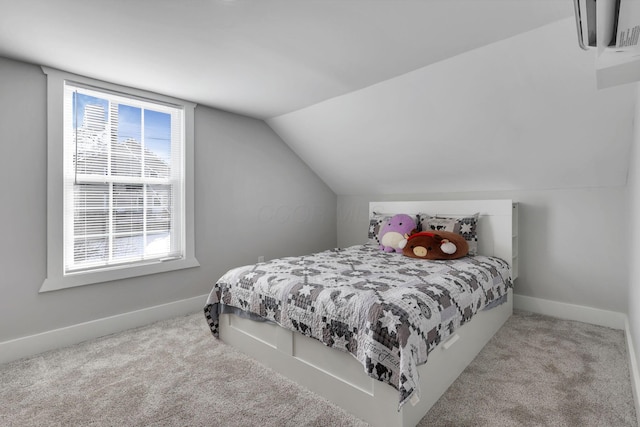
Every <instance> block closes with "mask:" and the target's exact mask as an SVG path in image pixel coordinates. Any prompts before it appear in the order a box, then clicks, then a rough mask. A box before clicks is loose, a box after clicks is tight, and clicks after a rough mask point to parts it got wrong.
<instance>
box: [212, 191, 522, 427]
mask: <svg viewBox="0 0 640 427" xmlns="http://www.w3.org/2000/svg"><path fill="white" fill-rule="evenodd" d="M395 213H404V214H410V215H412V216H414V217H416V218H417V219H418V222H419V223H422V224H421V225H423V226H424V225H426V222H424V219H425V218H444V219H447V220H449V221H454V222H456V223H457V222H459V221H463V220H467V219H469V217H470V216H471V215H472V214H475V215H473V218H475V219H474V222H473V224H474V233H473V234H472V239H471V240H470V242H471V243H472V244H473V252H474V253H475V255H473V256H468V257H463V258H461V259H457V260H449V261H426V260H419V259H414V258H409V257H404V256H403V255H402V254H397V253H386V252H383V251H380V250H379V249H378V247H377V245H376V244H375V243H376V242H375V231H376V228H375V224H376V223H378V224H379V223H380V222H381V221H382V220H383V219H384V218H385V217H388V216H390V215H393V214H395ZM369 217H370V233H369V236H368V237H369V240H370V241H369V242H368V243H366V244H363V245H356V246H350V247H347V248H336V249H332V250H328V251H324V252H321V253H317V254H311V255H307V256H302V257H287V258H282V259H278V260H271V261H268V262H263V263H258V264H256V265H250V266H242V267H238V268H234V269H232V270H230V271H228V272H227V273H225V274H224V275H223V276H222V277H221V278H220V279H219V280H218V281H217V282H216V283H215V285H214V287H213V289H212V290H211V293H210V295H209V298H208V300H207V303H206V305H205V310H204V311H205V316H206V318H207V322H208V323H209V326H210V328H211V331H212V333H213V334H214V336H216V337H219V338H220V339H222V340H223V341H224V342H226V343H228V344H230V345H232V346H234V347H236V348H238V349H240V350H241V351H243V352H245V353H247V354H249V355H250V356H252V357H254V358H256V359H257V360H260V361H261V362H262V363H264V364H265V365H267V366H269V367H271V368H273V369H274V370H276V371H278V372H280V373H282V374H284V375H285V376H287V377H289V378H291V379H293V380H294V381H296V382H298V383H299V384H301V385H303V386H305V387H306V388H308V389H310V390H312V391H314V392H316V393H318V394H320V395H322V396H324V397H325V398H327V399H328V400H330V401H332V402H334V403H336V404H338V405H339V406H341V407H343V408H344V409H345V410H347V411H348V412H350V413H352V414H354V415H355V416H357V417H359V418H361V419H363V420H365V421H367V422H368V423H370V424H371V425H374V426H415V425H416V424H417V423H418V422H419V421H420V419H422V417H423V416H424V415H425V414H426V413H427V412H428V410H429V408H431V406H432V405H433V404H434V403H435V402H436V401H437V400H438V398H439V397H440V396H441V395H442V394H443V393H444V392H445V391H446V389H447V388H448V387H449V385H450V384H451V383H452V382H453V381H454V380H455V378H457V376H458V375H459V374H460V373H461V372H462V371H463V370H464V368H465V367H466V366H467V365H468V364H469V363H470V362H471V360H473V358H474V357H475V355H476V354H477V353H478V352H479V351H480V350H481V349H482V347H483V346H484V345H485V344H486V342H487V341H488V340H489V339H490V338H491V337H492V336H493V335H494V334H495V333H496V332H497V331H498V329H499V328H500V327H501V325H502V324H503V323H504V322H505V321H506V319H507V318H508V317H509V316H510V315H511V313H512V284H513V280H515V278H516V277H517V204H514V203H512V201H511V200H482V201H436V202H434V201H429V202H372V203H370V206H369ZM432 224H433V223H432ZM432 226H433V225H432ZM372 237H373V239H372Z"/></svg>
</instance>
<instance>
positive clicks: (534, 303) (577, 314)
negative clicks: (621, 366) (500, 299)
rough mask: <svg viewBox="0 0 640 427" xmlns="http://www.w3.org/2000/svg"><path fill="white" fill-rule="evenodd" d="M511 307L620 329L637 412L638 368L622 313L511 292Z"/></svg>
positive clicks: (639, 395) (639, 392) (639, 411)
mask: <svg viewBox="0 0 640 427" xmlns="http://www.w3.org/2000/svg"><path fill="white" fill-rule="evenodd" d="M513 308H514V309H516V310H524V311H530V312H532V313H538V314H544V315H546V316H552V317H557V318H560V319H567V320H575V321H578V322H584V323H591V324H593V325H599V326H605V327H608V328H613V329H622V330H624V332H625V338H626V343H627V354H628V355H629V373H630V376H631V388H632V390H633V402H634V404H635V407H636V414H638V415H640V372H639V371H638V359H637V358H636V352H635V350H634V348H635V347H634V346H633V336H632V334H631V326H630V324H629V318H628V316H627V315H626V314H624V313H618V312H615V311H608V310H600V309H597V308H591V307H585V306H581V305H574V304H567V303H562V302H557V301H550V300H545V299H540V298H534V297H528V296H524V295H516V294H514V295H513ZM638 427H640V416H639V417H638Z"/></svg>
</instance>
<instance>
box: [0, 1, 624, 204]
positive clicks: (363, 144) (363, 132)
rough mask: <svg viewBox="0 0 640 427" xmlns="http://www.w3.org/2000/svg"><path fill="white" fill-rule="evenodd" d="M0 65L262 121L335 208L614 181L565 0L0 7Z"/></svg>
mask: <svg viewBox="0 0 640 427" xmlns="http://www.w3.org/2000/svg"><path fill="white" fill-rule="evenodd" d="M0 56H6V57H9V58H15V59H18V60H23V61H26V62H32V63H35V64H41V65H46V66H49V67H53V68H60V69H63V70H65V71H69V72H72V73H77V74H81V75H84V76H88V77H93V78H97V79H102V80H106V81H109V82H112V83H118V84H123V85H128V86H132V87H136V88H140V89H146V90H150V91H155V92H158V93H162V94H165V95H170V96H174V97H178V98H183V99H186V100H189V101H193V102H197V103H199V104H204V105H208V106H211V107H216V108H220V109H223V110H227V111H231V112H235V113H240V114H243V115H247V116H251V117H256V118H260V119H265V120H266V122H267V123H268V124H269V126H271V128H272V129H274V130H275V131H276V132H277V133H278V134H279V135H280V136H281V138H282V139H283V140H284V141H285V143H286V144H287V145H289V146H290V147H291V148H292V149H293V150H294V151H295V152H296V153H297V154H298V155H299V156H300V157H301V158H302V160H303V161H304V162H305V163H306V164H308V165H309V166H310V167H311V168H312V169H313V170H314V171H315V172H316V173H317V174H318V176H319V177H320V178H321V179H322V180H323V181H324V182H325V183H327V185H329V187H330V188H331V189H332V190H333V191H334V192H335V193H336V194H410V193H415V194H419V193H427V192H442V191H447V192H450V191H453V192H455V191H487V190H522V189H556V188H576V187H587V188H589V187H609V186H620V185H625V183H626V175H627V170H628V160H627V158H628V153H629V149H630V146H631V141H632V140H633V132H634V128H633V112H634V108H635V102H636V92H635V89H634V88H633V87H631V86H630V85H623V86H618V87H615V88H611V89H606V90H597V85H596V77H595V53H594V52H593V51H583V50H581V49H579V47H578V43H577V36H576V29H575V20H574V18H573V0H419V1H414V0H235V1H233V0H91V1H89V0H84V1H83V0H0Z"/></svg>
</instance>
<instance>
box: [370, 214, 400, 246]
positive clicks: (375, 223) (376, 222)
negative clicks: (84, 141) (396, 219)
mask: <svg viewBox="0 0 640 427" xmlns="http://www.w3.org/2000/svg"><path fill="white" fill-rule="evenodd" d="M393 215H395V214H382V213H377V212H373V213H372V214H371V216H370V217H369V234H368V239H369V240H368V241H367V242H368V243H369V244H371V245H375V246H376V247H377V246H380V240H379V239H378V233H380V229H381V228H382V225H383V224H384V222H385V221H387V220H388V219H389V218H391V217H392V216H393Z"/></svg>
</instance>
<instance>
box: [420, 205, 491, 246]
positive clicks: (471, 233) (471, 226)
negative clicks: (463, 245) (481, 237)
mask: <svg viewBox="0 0 640 427" xmlns="http://www.w3.org/2000/svg"><path fill="white" fill-rule="evenodd" d="M478 216H479V213H476V214H473V215H470V216H466V217H461V218H446V217H439V216H431V215H429V214H425V213H420V214H418V230H420V231H450V232H453V233H458V234H459V235H461V236H462V237H464V240H466V241H467V243H468V244H469V255H477V254H478Z"/></svg>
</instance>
